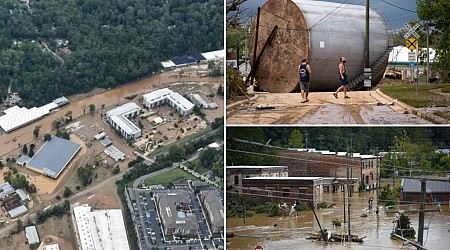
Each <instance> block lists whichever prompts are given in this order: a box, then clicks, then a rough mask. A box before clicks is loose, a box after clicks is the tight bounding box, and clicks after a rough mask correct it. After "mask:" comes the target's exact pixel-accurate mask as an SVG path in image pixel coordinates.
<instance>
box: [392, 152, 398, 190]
mask: <svg viewBox="0 0 450 250" xmlns="http://www.w3.org/2000/svg"><path fill="white" fill-rule="evenodd" d="M396 161H397V157H396V155H395V148H394V173H393V174H392V187H393V188H395V172H397V169H396V167H395V162H396Z"/></svg>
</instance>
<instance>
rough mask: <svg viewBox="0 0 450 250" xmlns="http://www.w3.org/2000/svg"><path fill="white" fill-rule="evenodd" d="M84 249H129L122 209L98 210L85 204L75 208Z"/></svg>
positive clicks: (78, 232)
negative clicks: (93, 209) (92, 209)
mask: <svg viewBox="0 0 450 250" xmlns="http://www.w3.org/2000/svg"><path fill="white" fill-rule="evenodd" d="M73 214H74V217H75V221H76V224H77V225H76V227H77V228H76V229H77V234H78V237H80V242H81V249H82V250H114V249H116V250H129V249H130V247H129V245H128V238H127V233H126V231H125V224H124V221H123V216H122V211H121V210H120V209H108V210H97V211H92V212H91V207H90V206H89V205H87V204H83V205H80V206H77V207H74V208H73Z"/></svg>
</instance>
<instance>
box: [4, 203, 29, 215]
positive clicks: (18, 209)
mask: <svg viewBox="0 0 450 250" xmlns="http://www.w3.org/2000/svg"><path fill="white" fill-rule="evenodd" d="M27 211H28V209H27V207H25V206H24V205H20V206H19V207H16V208H14V209H11V210H9V211H8V214H9V216H11V218H16V217H18V216H20V215H22V214H24V213H26V212H27Z"/></svg>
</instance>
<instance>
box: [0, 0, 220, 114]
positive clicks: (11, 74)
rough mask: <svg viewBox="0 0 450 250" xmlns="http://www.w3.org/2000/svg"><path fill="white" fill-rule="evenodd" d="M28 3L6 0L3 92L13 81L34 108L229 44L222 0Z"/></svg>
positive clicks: (0, 7) (1, 25) (0, 69)
mask: <svg viewBox="0 0 450 250" xmlns="http://www.w3.org/2000/svg"><path fill="white" fill-rule="evenodd" d="M29 6H30V8H29V9H28V7H27V6H26V5H25V4H24V2H21V3H19V2H17V1H16V0H5V1H0V13H1V15H0V58H2V60H1V61H0V96H1V97H2V98H4V96H6V91H7V88H8V86H9V84H10V83H12V82H14V84H13V91H14V92H18V93H19V94H20V96H21V97H22V99H23V102H24V104H25V105H26V106H28V107H29V106H38V105H42V104H45V103H47V102H49V101H51V100H53V99H54V98H55V97H58V96H61V95H70V94H73V93H80V92H86V91H89V90H91V89H93V88H94V87H101V88H113V87H115V86H118V85H120V84H123V83H126V82H129V81H133V80H135V79H137V78H140V77H144V76H148V75H151V74H152V73H153V72H157V71H159V69H160V68H161V65H160V61H163V60H167V59H169V58H171V57H174V56H181V55H185V54H187V55H189V54H195V53H201V52H204V51H211V50H217V49H220V48H223V1H220V0H209V1H205V0H169V1H133V0H120V1H119V0H89V1H79V0H68V1H58V0H48V1H31V2H30V3H29ZM58 40H60V41H63V42H62V43H61V42H59V43H58V42H57V41H58ZM65 41H68V43H66V44H64V42H65ZM44 44H45V45H46V46H48V48H49V49H50V50H52V51H53V52H55V53H58V54H59V55H58V57H59V58H58V57H56V56H54V55H52V54H51V53H49V52H48V51H47V50H46V49H45V47H44ZM63 48H64V49H66V51H67V49H69V51H70V53H66V52H65V53H62V52H60V50H61V49H63ZM61 59H62V60H61Z"/></svg>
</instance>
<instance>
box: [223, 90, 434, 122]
mask: <svg viewBox="0 0 450 250" xmlns="http://www.w3.org/2000/svg"><path fill="white" fill-rule="evenodd" d="M348 95H349V96H350V97H351V98H350V99H344V98H343V94H342V93H340V96H339V99H336V98H334V96H333V95H332V92H314V93H310V96H309V100H310V101H309V102H307V103H300V100H301V97H300V94H298V93H268V94H259V97H257V98H256V99H255V100H253V101H249V102H245V103H242V105H238V106H236V107H234V108H229V110H227V124H431V122H429V121H427V120H425V119H422V118H419V117H417V116H416V115H414V114H411V113H410V112H405V109H404V108H402V107H399V106H398V105H393V104H394V103H396V102H394V100H393V99H392V98H386V97H385V96H382V95H381V94H380V93H379V92H377V91H355V92H349V93H348ZM257 107H274V109H265V110H257V109H256V108H257Z"/></svg>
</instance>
